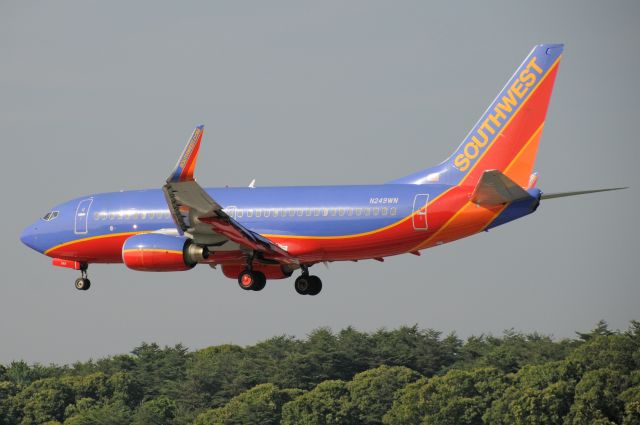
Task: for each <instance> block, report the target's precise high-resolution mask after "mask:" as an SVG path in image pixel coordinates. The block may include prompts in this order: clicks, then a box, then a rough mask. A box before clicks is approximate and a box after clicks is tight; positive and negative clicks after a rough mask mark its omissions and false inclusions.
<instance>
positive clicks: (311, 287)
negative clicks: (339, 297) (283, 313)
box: [294, 274, 322, 295]
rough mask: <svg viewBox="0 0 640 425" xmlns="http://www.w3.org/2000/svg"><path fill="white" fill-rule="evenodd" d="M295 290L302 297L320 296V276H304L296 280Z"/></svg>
mask: <svg viewBox="0 0 640 425" xmlns="http://www.w3.org/2000/svg"><path fill="white" fill-rule="evenodd" d="M294 288H295V289H296V292H297V293H298V294H300V295H318V294H319V293H320V291H322V281H321V280H320V278H319V277H318V276H310V275H308V274H302V275H301V276H298V278H297V279H296V282H295V284H294Z"/></svg>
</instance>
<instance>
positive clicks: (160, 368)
mask: <svg viewBox="0 0 640 425" xmlns="http://www.w3.org/2000/svg"><path fill="white" fill-rule="evenodd" d="M131 353H132V354H133V355H134V356H135V369H134V370H133V371H132V372H131V373H132V374H133V377H134V378H135V380H136V381H138V382H139V383H140V384H141V385H142V388H143V389H144V393H145V395H147V396H151V397H156V396H159V395H166V396H169V397H173V396H176V394H177V392H178V391H179V389H178V387H177V385H178V383H179V382H181V381H183V380H184V378H185V375H186V365H187V357H188V356H187V349H186V348H185V347H184V346H182V345H181V344H177V345H175V346H173V347H164V348H160V347H159V346H158V344H155V343H154V344H147V343H143V344H141V345H140V346H138V347H136V348H135V349H133V350H132V351H131Z"/></svg>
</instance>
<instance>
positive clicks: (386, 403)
mask: <svg viewBox="0 0 640 425" xmlns="http://www.w3.org/2000/svg"><path fill="white" fill-rule="evenodd" d="M420 377H421V375H420V374H419V373H417V372H416V371H413V370H411V369H409V368H406V367H404V366H384V365H383V366H379V367H377V368H375V369H371V370H367V371H365V372H361V373H359V374H357V375H356V376H354V377H353V380H352V381H351V382H349V383H348V384H347V388H348V390H349V394H350V397H351V407H352V409H353V412H354V414H355V416H356V418H357V419H358V423H360V424H381V423H382V416H383V415H384V414H385V412H386V411H387V410H389V408H390V407H391V404H392V403H393V399H394V396H395V394H396V392H397V391H398V390H400V389H402V388H404V387H405V386H407V385H408V384H409V383H411V382H415V381H416V380H418V379H420Z"/></svg>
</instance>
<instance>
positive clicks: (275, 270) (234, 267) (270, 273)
mask: <svg viewBox="0 0 640 425" xmlns="http://www.w3.org/2000/svg"><path fill="white" fill-rule="evenodd" d="M246 268H247V267H246V266H245V265H240V264H223V265H222V273H224V275H225V276H226V277H228V278H230V279H237V278H238V276H239V275H240V273H242V272H243V271H244V270H245V269H246ZM253 271H256V272H262V273H264V276H265V277H266V278H267V279H286V278H288V277H289V276H291V274H292V273H293V270H286V269H285V268H283V266H281V265H279V264H273V265H271V264H254V265H253Z"/></svg>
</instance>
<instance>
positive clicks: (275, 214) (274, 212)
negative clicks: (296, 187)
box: [273, 208, 280, 217]
mask: <svg viewBox="0 0 640 425" xmlns="http://www.w3.org/2000/svg"><path fill="white" fill-rule="evenodd" d="M279 212H280V210H278V208H276V209H275V210H273V216H274V217H277V216H278V213H279Z"/></svg>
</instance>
